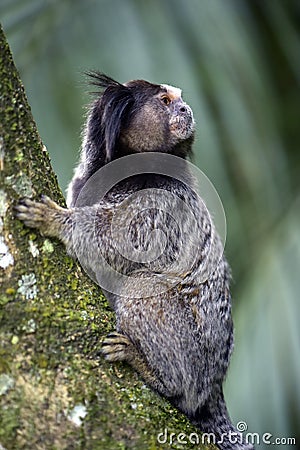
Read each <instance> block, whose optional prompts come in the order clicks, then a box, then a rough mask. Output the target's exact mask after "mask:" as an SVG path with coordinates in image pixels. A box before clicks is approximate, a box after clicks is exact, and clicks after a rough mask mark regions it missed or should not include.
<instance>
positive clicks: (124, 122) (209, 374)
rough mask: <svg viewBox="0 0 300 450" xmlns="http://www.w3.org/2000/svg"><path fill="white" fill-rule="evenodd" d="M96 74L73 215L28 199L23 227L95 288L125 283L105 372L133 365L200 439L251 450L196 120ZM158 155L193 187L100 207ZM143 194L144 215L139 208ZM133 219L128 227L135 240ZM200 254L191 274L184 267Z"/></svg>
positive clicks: (156, 180)
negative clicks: (90, 277) (238, 410)
mask: <svg viewBox="0 0 300 450" xmlns="http://www.w3.org/2000/svg"><path fill="white" fill-rule="evenodd" d="M87 74H88V76H89V78H90V82H91V84H92V85H94V86H96V92H95V93H94V95H95V97H94V99H93V101H92V103H91V105H90V107H89V112H88V115H87V119H86V125H85V128H84V133H83V142H82V150H81V156H80V161H79V164H78V166H77V167H76V169H75V172H74V176H73V179H72V181H71V182H70V184H69V187H68V191H67V205H68V207H67V208H63V207H61V206H59V205H57V204H56V203H55V202H54V201H53V200H51V199H50V198H49V197H46V196H42V199H41V201H39V202H36V201H33V200H31V199H28V198H26V199H23V200H21V201H20V202H19V203H18V205H17V206H16V217H17V218H18V219H20V220H21V221H23V222H24V224H25V225H26V226H29V227H32V228H38V229H39V230H40V232H41V233H42V234H44V235H46V236H50V237H54V238H58V239H59V240H60V241H62V242H63V244H64V245H65V246H66V248H67V251H68V252H69V253H70V254H71V255H72V256H73V257H75V258H76V257H77V258H78V259H79V261H80V263H81V264H82V265H83V267H84V268H87V270H88V273H91V274H95V278H96V281H97V280H98V278H97V274H99V273H102V271H103V270H104V266H105V265H104V263H103V259H104V260H105V261H106V262H108V265H109V266H110V267H113V269H114V272H113V273H115V274H121V278H120V282H119V283H117V282H116V284H114V276H112V280H110V281H111V283H112V284H111V287H112V288H111V289H106V290H105V289H104V292H105V295H106V296H107V298H108V300H109V302H110V304H111V306H112V308H113V309H114V311H115V314H116V330H115V331H113V332H111V333H110V334H109V335H108V336H107V337H106V338H104V340H103V342H102V354H103V355H104V357H105V358H106V360H107V361H109V362H114V361H124V362H127V363H128V364H130V365H131V366H132V367H133V368H134V369H135V370H136V371H137V372H138V373H139V374H140V375H141V377H142V378H143V379H144V380H145V382H146V383H147V384H148V385H149V386H150V387H151V388H152V389H153V390H154V391H156V392H157V393H159V394H160V395H162V396H164V397H165V398H167V399H168V400H169V401H170V402H171V404H173V405H174V406H175V407H176V408H178V409H179V410H180V411H182V412H183V413H184V414H185V415H186V416H187V417H188V419H189V420H190V421H191V422H192V423H193V424H194V425H195V426H196V427H198V428H199V430H201V431H202V432H206V433H214V435H215V439H216V444H217V445H218V446H219V447H220V449H224V450H228V449H253V448H254V447H253V446H252V445H251V444H248V443H247V442H246V440H245V438H244V437H243V436H242V435H241V433H239V432H238V431H237V430H236V429H235V427H234V426H233V424H232V422H231V419H230V417H229V413H228V410H227V407H226V403H225V400H224V395H223V387H222V386H223V382H224V379H225V376H226V373H227V370H228V366H229V361H230V357H231V354H232V351H233V321H232V313H231V294H230V280H231V271H230V267H229V264H228V262H227V260H226V258H225V256H224V254H223V251H222V243H221V240H220V237H219V235H218V233H217V231H216V229H215V226H214V223H213V221H212V219H211V217H210V215H209V212H208V211H207V209H206V207H205V205H204V204H203V201H202V200H201V198H199V196H197V194H195V191H194V187H193V186H194V183H195V180H193V177H192V176H191V175H190V173H189V170H188V166H187V161H188V158H190V157H191V155H192V151H193V142H194V136H195V121H194V117H193V112H192V109H191V107H190V106H189V105H188V104H187V103H186V102H184V101H183V99H182V92H181V90H180V89H179V88H175V87H173V86H169V85H167V84H154V83H150V82H148V81H145V80H134V81H129V82H127V83H124V84H121V83H119V82H117V81H115V80H114V79H112V78H110V77H109V76H107V75H105V74H103V73H101V72H98V71H91V72H87ZM154 154H155V155H159V156H163V155H172V156H175V157H177V159H179V160H180V161H181V162H182V165H181V166H180V167H181V168H182V172H183V173H184V175H185V178H184V179H183V180H182V179H178V178H177V177H173V176H170V175H165V174H163V173H155V172H154V173H152V172H151V170H150V171H149V172H147V173H138V174H132V175H130V176H128V177H126V178H125V179H122V180H121V181H118V182H116V183H115V185H114V186H112V187H111V188H110V190H109V191H108V192H106V193H105V195H103V196H102V197H101V198H97V192H96V194H95V193H94V194H95V195H94V196H96V200H95V198H94V199H93V201H92V204H91V203H90V201H89V198H88V195H85V194H84V191H85V189H86V186H88V185H89V183H90V181H91V180H93V177H95V176H96V174H97V173H98V172H99V171H100V173H101V170H102V169H103V168H105V167H108V166H109V164H112V163H115V162H118V160H119V161H121V162H122V161H123V160H124V158H130V157H132V156H134V157H136V156H139V155H154ZM88 193H89V191H88ZM162 193H163V195H161V194H162ZM136 194H138V195H140V196H139V197H138V198H137V203H136V204H130V202H128V199H130V196H132V195H136ZM157 195H158V196H159V201H158V200H157ZM176 199H179V200H176ZM126 202H127V203H126ZM158 202H159V203H158ZM180 202H181V203H180ZM182 202H183V203H184V204H185V205H187V207H186V209H184V208H181V206H182ZM124 205H125V206H124ZM137 205H138V206H140V210H139V211H138V212H137V211H136V206H137ZM191 212H192V216H193V217H194V220H192V219H191ZM124 215H127V216H128V217H129V218H130V226H129V228H128V230H127V231H128V232H127V233H126V234H125V235H124V227H123V225H122V224H123V222H122V221H123V219H124ZM113 222H114V227H112V223H113ZM177 222H178V223H177ZM153 230H154V231H155V232H157V231H163V232H164V234H165V236H166V239H165V240H164V249H163V250H164V251H163V252H162V253H160V252H157V254H156V253H155V250H156V248H159V249H160V248H161V242H162V237H161V233H156V234H155V233H154V234H153ZM151 239H152V241H151ZM128 242H130V245H131V247H130V248H131V249H132V248H133V249H134V250H136V251H137V253H138V254H139V255H140V254H144V255H145V254H146V255H147V254H149V251H150V253H151V251H152V253H153V251H154V256H153V257H152V258H148V260H146V261H143V260H142V258H138V257H137V258H129V257H127V256H128V255H127V256H126V254H125V256H124V253H123V254H122V252H120V251H117V250H116V243H118V244H120V245H121V246H122V245H123V248H125V250H128V248H127V247H128V246H129V244H128ZM151 246H152V247H151ZM147 252H148V253H147ZM191 254H192V255H193V258H192V261H190V262H189V264H188V267H187V268H186V267H185V264H182V260H186V258H187V257H188V255H191ZM208 268H210V270H208Z"/></svg>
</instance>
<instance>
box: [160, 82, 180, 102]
mask: <svg viewBox="0 0 300 450" xmlns="http://www.w3.org/2000/svg"><path fill="white" fill-rule="evenodd" d="M161 87H162V88H164V89H167V92H168V94H169V95H170V96H171V97H173V98H174V99H176V98H181V92H182V91H181V89H179V88H177V87H174V86H169V85H168V84H162V85H161Z"/></svg>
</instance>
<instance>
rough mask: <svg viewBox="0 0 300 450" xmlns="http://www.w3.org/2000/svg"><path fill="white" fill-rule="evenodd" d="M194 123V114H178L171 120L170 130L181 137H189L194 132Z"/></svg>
mask: <svg viewBox="0 0 300 450" xmlns="http://www.w3.org/2000/svg"><path fill="white" fill-rule="evenodd" d="M194 125H195V122H194V119H193V116H192V115H190V114H188V115H176V116H173V117H172V118H171V120H170V131H171V133H172V134H175V135H176V137H177V138H179V139H188V138H189V137H190V136H191V135H192V134H193V132H194Z"/></svg>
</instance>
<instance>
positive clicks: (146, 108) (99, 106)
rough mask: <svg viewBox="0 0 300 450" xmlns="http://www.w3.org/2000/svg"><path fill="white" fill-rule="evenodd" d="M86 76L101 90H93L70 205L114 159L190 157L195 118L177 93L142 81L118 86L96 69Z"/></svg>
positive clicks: (174, 90) (176, 90) (169, 88)
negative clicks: (140, 155) (159, 155)
mask: <svg viewBox="0 0 300 450" xmlns="http://www.w3.org/2000/svg"><path fill="white" fill-rule="evenodd" d="M86 75H87V76H88V77H89V80H90V84H91V85H93V86H96V87H97V88H98V89H99V90H97V91H96V92H94V94H96V98H95V100H94V102H93V103H92V105H91V108H90V112H89V115H88V120H87V124H86V128H85V133H84V135H85V136H84V140H83V147H82V154H81V161H80V164H79V166H78V167H77V170H76V172H75V178H74V179H73V183H72V187H70V188H69V195H68V204H74V201H75V197H77V196H78V193H79V191H80V190H81V188H82V186H83V185H84V184H85V182H86V181H87V180H88V178H89V177H91V176H92V175H93V174H94V173H95V172H96V171H97V170H98V169H100V168H101V167H102V166H103V165H105V164H107V163H108V162H110V161H112V160H114V159H116V158H119V157H122V156H125V155H128V154H132V153H138V152H149V151H152V152H164V153H172V154H174V155H177V156H180V157H183V158H185V157H186V156H187V155H188V154H190V153H191V145H192V142H193V135H194V121H193V114H192V110H191V108H190V107H189V106H188V105H186V104H185V103H184V102H183V101H182V99H181V91H180V90H179V89H177V88H173V87H171V86H167V85H159V84H153V83H150V82H148V81H145V80H134V81H129V82H128V83H125V84H121V83H119V82H117V81H115V80H114V79H112V78H110V77H108V76H107V75H105V74H103V73H101V72H98V71H90V72H86ZM166 103H167V104H166ZM70 189H71V190H72V191H73V193H72V194H71V192H70ZM71 195H72V199H70V196H71Z"/></svg>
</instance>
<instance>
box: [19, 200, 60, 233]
mask: <svg viewBox="0 0 300 450" xmlns="http://www.w3.org/2000/svg"><path fill="white" fill-rule="evenodd" d="M15 210H16V217H17V218H18V219H19V220H21V221H22V222H24V224H25V225H26V226H28V227H30V228H38V229H39V230H40V231H41V232H42V233H43V234H46V235H48V236H57V237H58V236H59V229H60V225H61V224H62V222H63V217H64V216H65V214H66V212H67V211H68V210H66V209H64V208H61V207H60V206H58V205H57V203H55V202H54V201H53V200H51V199H50V198H49V197H47V196H46V195H43V196H42V197H41V202H35V201H33V200H30V199H29V198H24V199H22V200H20V202H19V203H18V204H17V205H16V206H15Z"/></svg>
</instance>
